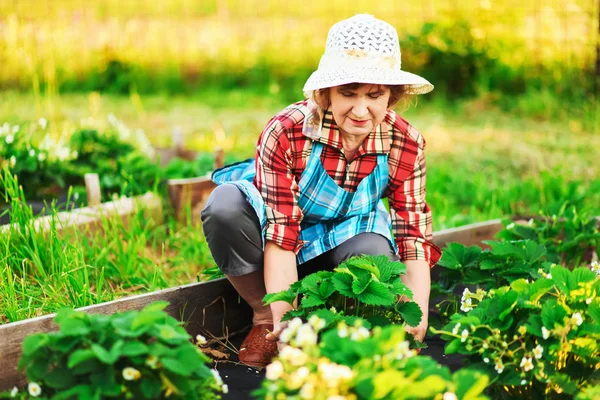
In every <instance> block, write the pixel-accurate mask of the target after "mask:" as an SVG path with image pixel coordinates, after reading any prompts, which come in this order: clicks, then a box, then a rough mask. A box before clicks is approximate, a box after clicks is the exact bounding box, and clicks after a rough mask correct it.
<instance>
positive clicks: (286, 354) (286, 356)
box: [279, 346, 308, 366]
mask: <svg viewBox="0 0 600 400" xmlns="http://www.w3.org/2000/svg"><path fill="white" fill-rule="evenodd" d="M279 359H280V360H283V361H287V362H289V363H290V364H292V365H294V366H300V365H304V364H305V363H306V362H307V361H308V355H307V354H306V353H305V352H303V351H302V350H300V349H298V348H296V347H292V346H285V347H284V348H283V349H281V351H280V352H279Z"/></svg>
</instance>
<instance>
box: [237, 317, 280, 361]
mask: <svg viewBox="0 0 600 400" xmlns="http://www.w3.org/2000/svg"><path fill="white" fill-rule="evenodd" d="M272 331H273V324H261V325H254V326H253V327H252V329H250V332H249V333H248V336H246V339H244V341H243V342H242V345H241V346H240V353H239V355H238V357H239V360H240V362H241V363H243V364H248V365H251V366H253V367H265V366H267V365H268V364H270V363H271V360H272V359H273V358H274V357H275V356H276V355H277V342H271V341H269V340H267V339H266V338H265V335H266V334H267V333H269V332H272Z"/></svg>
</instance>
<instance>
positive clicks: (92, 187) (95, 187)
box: [83, 174, 101, 206]
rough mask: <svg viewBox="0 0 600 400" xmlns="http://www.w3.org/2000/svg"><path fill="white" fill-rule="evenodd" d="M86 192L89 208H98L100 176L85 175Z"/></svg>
mask: <svg viewBox="0 0 600 400" xmlns="http://www.w3.org/2000/svg"><path fill="white" fill-rule="evenodd" d="M83 179H84V180H85V191H86V192H87V202H88V206H97V205H99V204H100V203H101V201H100V197H101V196H100V193H101V192H100V178H99V177H98V174H85V175H84V176H83Z"/></svg>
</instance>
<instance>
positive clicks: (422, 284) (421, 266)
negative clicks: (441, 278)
mask: <svg viewBox="0 0 600 400" xmlns="http://www.w3.org/2000/svg"><path fill="white" fill-rule="evenodd" d="M404 264H405V265H406V275H403V276H402V281H403V282H404V284H405V285H406V286H408V288H409V289H410V290H412V292H413V300H414V301H415V302H416V303H417V304H418V305H419V307H420V308H421V311H423V318H421V322H420V323H419V325H418V326H416V327H412V326H407V327H406V331H407V332H409V333H411V334H412V335H413V336H414V337H415V339H417V340H419V341H421V342H422V341H423V338H424V337H425V334H426V333H427V325H428V323H429V318H428V313H429V293H430V291H431V275H430V270H429V263H428V262H427V261H419V260H406V261H404Z"/></svg>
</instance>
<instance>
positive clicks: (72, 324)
mask: <svg viewBox="0 0 600 400" xmlns="http://www.w3.org/2000/svg"><path fill="white" fill-rule="evenodd" d="M90 332H91V330H90V327H89V325H88V324H87V323H86V321H85V320H82V319H74V318H70V319H65V320H63V321H62V322H61V323H60V333H62V334H63V335H65V336H85V335H88V334H89V333H90Z"/></svg>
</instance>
